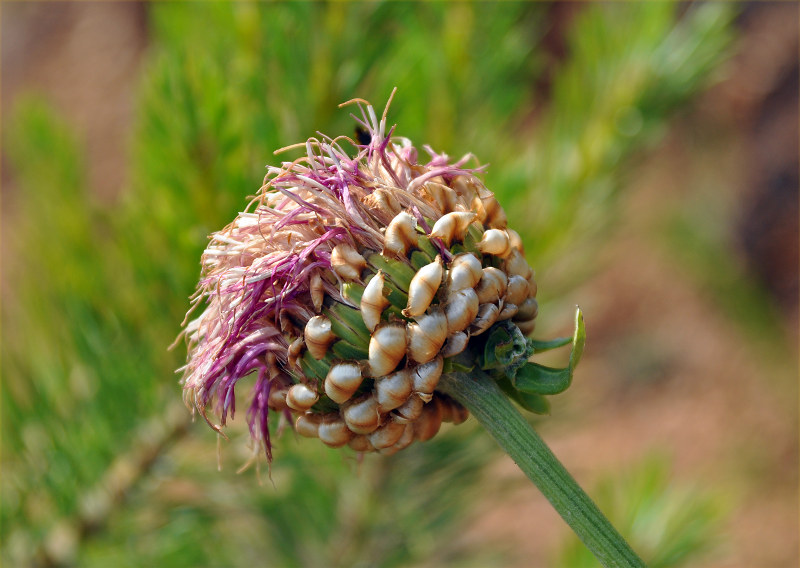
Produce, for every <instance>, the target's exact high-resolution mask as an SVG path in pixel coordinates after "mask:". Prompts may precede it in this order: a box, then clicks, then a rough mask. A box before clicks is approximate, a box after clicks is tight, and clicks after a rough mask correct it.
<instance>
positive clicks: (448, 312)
mask: <svg viewBox="0 0 800 568" xmlns="http://www.w3.org/2000/svg"><path fill="white" fill-rule="evenodd" d="M479 305H480V301H479V300H478V295H477V294H476V293H475V290H473V289H472V288H466V289H464V290H456V291H455V292H451V294H450V296H449V297H448V299H447V305H446V306H445V316H446V317H447V330H448V332H449V333H451V334H452V333H455V332H457V331H464V330H465V329H467V327H468V326H469V324H471V323H472V320H474V319H475V316H476V315H478V307H479Z"/></svg>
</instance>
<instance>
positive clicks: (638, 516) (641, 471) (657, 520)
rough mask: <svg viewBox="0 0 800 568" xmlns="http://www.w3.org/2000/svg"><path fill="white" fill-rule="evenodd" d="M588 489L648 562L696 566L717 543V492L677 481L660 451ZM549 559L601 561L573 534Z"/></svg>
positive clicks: (580, 564)
mask: <svg viewBox="0 0 800 568" xmlns="http://www.w3.org/2000/svg"><path fill="white" fill-rule="evenodd" d="M591 494H592V496H593V497H594V499H595V501H596V503H597V506H598V507H600V509H601V510H602V511H603V512H604V513H605V514H606V516H608V518H609V520H610V521H611V522H612V523H613V524H614V526H616V527H617V528H618V529H619V530H620V532H622V533H623V534H625V535H627V536H628V538H629V539H630V542H631V544H632V545H633V546H634V548H636V550H637V551H638V552H639V553H640V554H641V556H642V558H645V559H646V560H647V565H648V566H649V567H650V568H667V567H678V566H686V565H694V566H696V565H698V563H699V562H700V561H703V560H705V559H707V558H708V555H709V554H710V553H712V551H713V550H714V546H715V545H718V544H719V542H718V539H719V536H718V534H717V531H718V524H719V523H720V521H721V520H722V519H723V517H724V515H725V513H726V506H725V505H724V504H723V500H722V495H721V494H720V495H714V494H713V493H712V492H711V491H709V490H707V489H706V490H704V489H700V488H697V487H695V488H692V487H686V486H684V487H676V486H675V485H674V483H673V482H671V480H670V475H669V460H668V459H667V458H665V457H664V456H648V457H645V458H644V459H643V460H642V461H641V462H640V463H639V464H637V465H636V466H635V467H633V468H631V469H630V470H629V471H625V472H615V474H614V476H613V477H612V476H608V477H606V479H604V480H602V481H601V482H600V483H599V484H598V487H597V488H596V489H595V490H593V491H591ZM552 565H553V566H569V567H570V568H595V567H597V568H599V567H600V563H599V562H597V559H595V558H594V556H592V554H591V552H589V550H588V549H587V548H586V547H585V546H583V544H582V543H581V542H580V541H579V540H578V538H577V537H575V536H574V535H570V537H569V538H568V540H567V542H565V543H564V545H563V546H562V548H561V550H560V551H559V553H558V555H557V556H556V558H555V559H554V560H553V563H552Z"/></svg>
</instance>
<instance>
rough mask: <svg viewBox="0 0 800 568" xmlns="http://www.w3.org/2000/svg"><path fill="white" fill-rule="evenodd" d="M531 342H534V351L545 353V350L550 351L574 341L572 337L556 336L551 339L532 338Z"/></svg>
mask: <svg viewBox="0 0 800 568" xmlns="http://www.w3.org/2000/svg"><path fill="white" fill-rule="evenodd" d="M531 343H532V344H533V352H534V353H543V352H544V351H550V350H551V349H558V348H559V347H564V346H565V345H569V344H570V343H572V338H571V337H556V338H555V339H550V340H547V341H542V340H540V339H532V340H531Z"/></svg>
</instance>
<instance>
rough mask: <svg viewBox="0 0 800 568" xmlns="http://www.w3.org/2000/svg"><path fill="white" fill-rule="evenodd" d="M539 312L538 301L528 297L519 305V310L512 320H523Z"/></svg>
mask: <svg viewBox="0 0 800 568" xmlns="http://www.w3.org/2000/svg"><path fill="white" fill-rule="evenodd" d="M538 314H539V303H538V302H537V301H536V299H535V298H528V299H527V300H525V301H524V302H522V304H520V306H519V311H518V312H517V315H516V316H514V320H515V321H516V320H519V321H524V320H529V319H534V318H535V317H536V316H537V315H538Z"/></svg>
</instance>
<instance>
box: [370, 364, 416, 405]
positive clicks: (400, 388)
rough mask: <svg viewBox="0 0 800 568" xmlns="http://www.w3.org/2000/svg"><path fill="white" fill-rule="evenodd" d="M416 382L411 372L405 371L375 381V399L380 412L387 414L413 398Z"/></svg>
mask: <svg viewBox="0 0 800 568" xmlns="http://www.w3.org/2000/svg"><path fill="white" fill-rule="evenodd" d="M413 387H414V380H413V379H412V378H411V371H410V370H409V369H403V370H402V371H397V372H394V373H392V374H391V375H386V376H385V377H381V378H379V379H375V397H376V398H377V400H378V411H379V412H380V413H381V414H385V413H387V412H389V411H390V410H394V409H395V408H397V407H399V406H401V405H402V404H403V403H404V402H406V401H407V400H408V397H409V396H411V390H412V388H413Z"/></svg>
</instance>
